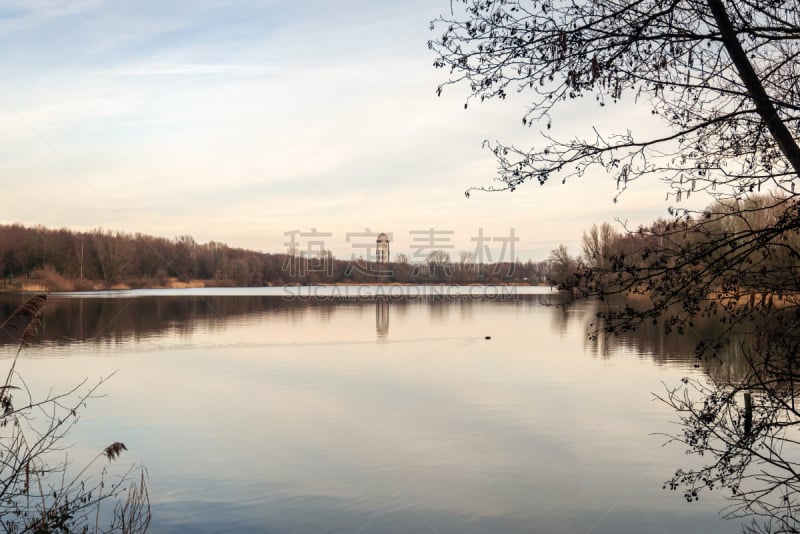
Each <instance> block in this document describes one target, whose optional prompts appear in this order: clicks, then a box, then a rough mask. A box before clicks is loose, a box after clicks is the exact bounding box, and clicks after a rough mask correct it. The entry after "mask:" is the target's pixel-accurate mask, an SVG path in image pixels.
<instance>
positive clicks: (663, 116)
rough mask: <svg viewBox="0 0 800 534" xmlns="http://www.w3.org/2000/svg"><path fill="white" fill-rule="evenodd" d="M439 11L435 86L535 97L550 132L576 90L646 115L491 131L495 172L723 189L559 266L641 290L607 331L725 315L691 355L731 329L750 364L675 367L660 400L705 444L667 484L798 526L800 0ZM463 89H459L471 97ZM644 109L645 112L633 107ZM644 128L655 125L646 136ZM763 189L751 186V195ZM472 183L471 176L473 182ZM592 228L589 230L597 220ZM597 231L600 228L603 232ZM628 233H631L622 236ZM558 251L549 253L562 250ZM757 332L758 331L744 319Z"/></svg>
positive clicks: (596, 286) (639, 1)
mask: <svg viewBox="0 0 800 534" xmlns="http://www.w3.org/2000/svg"><path fill="white" fill-rule="evenodd" d="M451 6H452V7H451V12H450V13H451V14H450V15H449V16H446V17H442V18H439V19H437V20H436V21H434V22H433V24H432V28H433V29H435V30H437V29H438V30H440V31H441V34H440V37H438V38H437V39H435V40H432V41H431V42H430V43H429V46H430V48H431V49H433V50H434V52H435V53H436V55H437V57H436V60H435V62H434V65H435V66H436V67H438V68H447V69H449V73H450V76H449V79H448V80H447V81H445V82H444V83H443V84H442V85H441V86H440V87H439V88H438V91H439V92H440V93H441V91H442V90H443V89H444V88H445V86H447V85H449V84H459V83H463V84H465V85H467V86H468V88H469V90H470V96H469V98H468V101H467V104H468V103H469V102H470V101H472V100H476V99H477V100H485V99H493V98H499V99H504V98H506V96H507V95H508V94H509V93H511V92H519V93H522V94H523V95H527V96H529V97H530V98H529V101H528V102H529V105H528V108H527V111H525V112H524V114H523V117H522V121H523V123H524V124H527V125H530V126H536V127H539V128H541V129H542V130H544V131H545V132H546V131H547V130H549V128H550V126H551V124H552V122H553V121H556V120H559V119H560V118H563V114H564V113H565V112H567V111H568V108H569V107H570V105H571V102H572V101H574V100H580V99H593V100H594V101H596V102H597V104H598V105H599V106H601V107H603V106H606V105H613V104H615V103H618V102H632V101H635V102H637V103H638V104H639V105H642V106H647V107H649V110H650V117H651V118H652V120H653V122H652V123H651V124H650V125H647V124H642V125H636V126H637V127H639V128H641V129H643V130H644V131H642V130H641V129H640V130H638V131H634V130H635V129H634V127H633V126H632V125H630V126H623V127H622V128H620V129H618V130H616V131H610V132H606V131H600V130H598V129H593V132H592V133H591V135H590V136H589V137H584V138H581V137H575V138H572V139H560V138H556V137H554V136H552V135H549V134H547V133H542V134H541V137H540V141H541V142H540V144H539V145H538V146H537V147H534V148H531V149H527V148H520V147H515V146H509V145H506V144H503V143H493V144H489V145H488V146H489V147H490V148H491V149H492V151H493V153H494V155H495V157H496V159H497V162H498V178H497V179H498V183H497V184H495V185H488V186H483V187H480V188H478V189H483V190H510V191H513V190H514V189H515V188H516V187H519V186H520V185H522V184H524V183H526V182H538V183H540V184H544V183H545V182H547V181H548V180H550V179H551V178H558V179H561V181H562V182H563V181H566V180H568V179H570V178H573V177H579V176H583V175H585V174H586V173H587V172H589V171H593V172H596V173H602V174H607V175H608V176H609V177H610V178H611V179H612V180H614V181H615V182H616V184H617V188H618V191H619V193H622V192H624V191H625V190H626V189H627V188H628V187H629V186H631V184H632V183H634V182H635V181H636V180H639V179H642V178H648V177H651V178H653V179H658V180H662V181H663V182H664V183H665V184H666V187H667V189H668V192H667V197H668V198H671V199H672V200H673V201H674V202H675V203H680V202H681V201H682V200H683V199H685V198H688V197H689V196H690V195H691V194H693V193H695V192H697V191H705V192H707V193H709V194H710V195H711V196H712V197H714V198H715V199H716V200H717V202H716V203H715V204H712V205H711V206H709V207H708V208H707V209H706V210H703V211H701V212H699V213H692V212H690V211H688V210H686V209H672V208H671V209H670V211H671V213H672V214H673V218H672V220H669V221H658V222H656V223H654V224H653V225H651V226H649V227H646V228H639V229H629V230H630V233H629V234H628V235H627V236H625V237H624V238H620V239H619V241H618V243H617V247H616V249H615V250H613V251H612V253H611V254H609V255H608V256H607V257H604V256H603V255H602V253H601V254H600V256H599V257H604V260H605V261H602V262H598V261H593V258H596V257H598V256H596V255H595V252H597V250H596V247H593V246H592V245H594V243H593V239H592V238H591V236H589V240H588V241H589V243H585V244H588V245H589V246H588V250H587V251H586V252H588V254H586V253H585V256H586V258H585V259H586V260H587V265H586V266H585V268H582V269H579V270H578V271H577V273H576V275H575V276H574V277H572V278H568V279H567V280H566V283H568V284H569V285H570V286H571V288H572V289H573V292H574V293H575V294H579V295H582V296H599V297H600V299H603V300H605V297H606V296H608V294H609V293H618V294H621V295H625V296H630V295H631V294H638V295H642V296H644V297H645V298H641V299H638V300H636V301H630V302H626V303H625V304H623V305H621V306H614V305H612V304H610V303H606V306H605V307H604V308H603V310H602V311H601V313H600V315H601V317H600V318H601V319H602V320H601V321H598V323H597V324H598V325H599V326H598V328H602V329H604V330H605V331H607V332H610V333H619V332H622V331H624V330H626V329H631V328H637V327H638V326H640V325H643V324H652V323H653V322H656V323H658V324H660V325H662V328H664V330H665V331H667V332H674V333H678V334H682V333H684V332H686V331H688V330H689V329H692V328H693V327H694V321H696V320H697V319H698V318H709V317H711V318H715V319H717V320H719V321H720V323H721V324H722V328H721V330H720V332H718V334H716V335H715V337H714V338H713V339H703V340H702V341H701V342H700V344H699V345H698V347H697V354H698V355H699V356H701V357H704V358H716V357H719V356H720V354H721V353H722V352H723V351H725V350H731V343H730V342H731V340H732V339H734V334H737V333H740V332H741V331H749V332H751V333H753V334H754V335H753V336H752V338H751V339H752V341H750V342H749V343H746V344H745V345H744V346H742V347H739V350H741V351H742V352H744V353H745V354H746V356H747V361H748V363H749V365H750V369H751V372H750V375H749V377H748V378H747V379H746V380H743V381H740V382H738V383H728V384H717V383H711V384H703V383H688V382H687V383H686V384H684V386H685V387H682V388H678V389H669V390H668V392H667V394H665V395H664V396H663V397H662V398H663V400H664V401H665V402H667V403H669V404H670V405H671V406H673V407H674V408H675V409H676V410H677V412H678V414H679V416H680V418H681V422H682V426H683V432H682V433H681V434H678V435H676V436H673V437H674V438H675V439H677V440H678V441H681V442H683V443H684V444H685V445H687V446H688V447H689V450H690V451H691V452H694V453H697V454H702V455H704V457H705V458H706V459H707V461H708V462H709V463H708V464H707V465H706V466H705V467H703V468H702V469H697V470H690V471H679V472H678V474H677V475H676V476H675V478H673V479H672V480H671V481H670V484H669V485H670V487H672V488H673V489H677V488H679V487H681V488H684V489H685V490H686V491H687V492H688V493H686V496H687V498H691V499H694V498H696V497H697V496H698V494H699V493H700V492H701V491H702V490H707V489H720V488H724V489H726V490H728V491H730V492H731V494H732V496H733V498H734V508H733V509H732V510H731V511H732V513H731V514H730V515H732V516H735V517H742V516H748V517H751V518H753V521H754V522H753V523H752V524H751V525H750V526H749V527H748V528H749V529H750V530H753V531H766V532H796V531H797V530H798V529H800V523H798V520H797V519H796V518H797V512H796V511H795V510H796V508H797V505H798V504H800V501H798V495H800V493H798V492H799V491H800V487H799V486H798V485H797V483H796V480H797V478H798V474H797V473H800V471H798V469H799V468H800V467H798V465H797V463H796V462H795V461H793V458H794V457H795V455H797V454H798V445H799V444H800V436H798V435H797V431H798V430H800V420H799V419H798V417H797V413H796V412H795V397H796V394H795V388H794V383H795V380H796V379H795V378H794V377H795V376H796V366H795V363H794V362H795V359H796V358H797V354H798V350H797V349H800V344H798V343H795V342H793V341H791V340H795V339H800V298H798V297H799V296H800V291H799V290H800V287H798V286H800V283H798V280H799V279H800V276H799V274H800V273H798V264H800V263H799V262H800V243H799V241H800V237H799V235H798V232H800V198H798V195H800V191H796V183H797V181H798V179H800V147H798V143H797V139H798V137H800V85H799V84H798V79H800V61H798V57H800V8H799V7H798V4H797V2H796V1H795V0H736V1H733V0H670V1H667V2H662V1H660V0H593V1H590V0H575V1H572V2H559V1H553V0H528V1H522V0H460V1H459V0H454V1H453V2H451ZM467 104H465V105H467ZM645 122H646V121H643V123H645ZM652 132H660V133H657V134H653V133H652ZM759 192H761V193H762V194H760V195H759ZM467 195H469V191H467ZM598 238H599V236H598ZM599 241H600V239H598V240H597V244H598V245H599ZM631 245H635V246H631ZM552 259H553V260H554V266H556V265H558V259H557V258H556V257H553V258H552ZM755 334H757V335H755Z"/></svg>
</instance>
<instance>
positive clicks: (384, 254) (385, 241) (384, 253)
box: [375, 233, 389, 263]
mask: <svg viewBox="0 0 800 534" xmlns="http://www.w3.org/2000/svg"><path fill="white" fill-rule="evenodd" d="M375 245H376V246H375V261H377V262H378V263H389V236H388V235H386V234H383V233H380V234H378V239H377V240H376V241H375Z"/></svg>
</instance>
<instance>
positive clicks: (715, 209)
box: [550, 194, 800, 299]
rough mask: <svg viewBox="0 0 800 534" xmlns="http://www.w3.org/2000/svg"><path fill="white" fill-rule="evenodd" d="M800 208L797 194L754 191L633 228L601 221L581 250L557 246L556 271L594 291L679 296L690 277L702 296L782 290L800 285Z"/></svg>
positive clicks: (569, 283) (562, 281) (560, 278)
mask: <svg viewBox="0 0 800 534" xmlns="http://www.w3.org/2000/svg"><path fill="white" fill-rule="evenodd" d="M799 208H800V202H798V201H797V200H795V199H794V198H789V197H784V196H776V195H772V194H753V195H749V196H747V197H745V198H742V199H738V200H736V199H726V200H720V201H715V202H713V203H712V204H710V205H709V206H708V207H707V208H706V209H705V210H703V211H701V212H699V213H697V214H694V215H693V216H689V217H683V218H681V219H676V220H671V221H670V220H664V219H659V220H657V221H655V222H653V223H651V224H649V225H646V226H641V227H639V228H637V229H635V230H630V231H621V230H618V229H616V228H615V227H614V226H612V225H611V224H609V223H602V224H600V225H597V224H595V225H592V227H591V228H590V229H588V230H586V231H585V232H584V233H583V237H582V240H581V252H580V254H579V255H578V256H575V257H573V256H571V255H570V254H569V253H568V251H567V249H566V247H565V246H564V245H561V246H559V247H558V248H556V249H555V250H553V251H552V253H551V255H550V262H551V276H552V278H553V279H554V281H555V282H556V283H558V284H559V285H562V286H563V287H564V288H570V289H574V290H583V291H586V292H591V293H592V294H595V293H602V292H603V291H606V292H620V291H621V290H624V291H625V292H630V291H633V292H638V293H648V294H654V293H665V295H664V296H665V297H666V293H667V292H669V293H670V294H675V296H678V295H677V294H678V293H680V287H681V286H682V284H683V285H684V286H685V287H686V288H688V287H689V286H690V285H691V287H692V289H693V290H694V292H695V293H696V296H698V295H699V296H716V297H721V296H724V297H735V298H742V297H746V298H748V299H755V298H756V297H758V298H769V296H770V295H773V298H776V297H778V296H780V297H781V298H782V297H783V296H784V294H785V293H787V292H797V291H798V290H800V276H798V274H800V226H797V225H796V224H794V222H793V221H791V218H792V217H793V216H794V214H795V213H796V212H797V210H798V209H799ZM730 256H735V257H736V258H737V259H738V260H739V261H737V262H730V261H728V260H729V259H730ZM679 275H680V279H679V278H678V276H679ZM684 279H685V280H684ZM698 289H699V290H700V291H697V290H698ZM765 295H766V297H764V296H765Z"/></svg>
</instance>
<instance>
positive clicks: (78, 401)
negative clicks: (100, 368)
mask: <svg viewBox="0 0 800 534" xmlns="http://www.w3.org/2000/svg"><path fill="white" fill-rule="evenodd" d="M45 298H46V297H45V296H44V295H37V296H34V297H31V298H30V299H28V300H27V301H26V302H25V303H24V304H23V305H22V306H20V307H19V308H18V309H17V310H16V311H15V312H14V313H12V314H11V315H10V316H9V317H8V318H7V319H6V320H5V321H4V322H3V323H2V324H0V335H2V336H11V337H13V338H14V339H16V340H17V341H18V342H19V349H18V350H17V352H16V354H15V356H14V358H13V359H12V360H11V363H10V365H9V369H8V373H7V375H6V378H5V381H4V383H3V385H2V386H0V503H2V504H1V505H0V528H2V529H4V530H5V532H9V533H25V532H31V533H45V532H63V533H67V532H94V533H99V532H129V533H137V532H145V531H146V530H147V528H148V526H149V523H150V504H149V497H148V493H147V484H146V474H145V472H144V470H143V469H140V470H137V469H135V468H133V467H131V468H129V469H127V470H123V471H122V472H121V473H116V474H113V475H112V474H111V473H109V472H108V470H107V468H103V469H102V470H101V471H100V474H99V475H98V474H96V473H94V472H93V469H94V467H95V466H96V464H97V463H98V462H102V461H104V460H105V461H111V460H114V459H116V458H117V457H118V456H119V455H120V454H121V453H122V451H124V450H126V447H125V445H124V444H123V443H120V442H114V443H112V444H110V445H109V446H108V447H106V448H105V449H103V450H102V451H99V452H98V454H97V456H95V458H94V459H92V460H91V461H90V462H89V463H88V464H86V465H84V466H83V467H82V468H81V469H78V470H77V471H76V470H75V469H74V468H72V467H71V466H70V464H69V462H67V459H66V457H65V456H63V454H64V452H63V444H62V442H63V440H64V438H65V437H66V436H67V435H68V433H69V430H70V429H71V428H72V426H73V425H74V424H75V423H76V422H77V417H78V413H79V411H80V410H81V409H82V407H83V406H84V405H85V403H86V402H87V401H88V400H89V399H90V398H92V397H93V396H94V395H95V393H96V391H97V389H98V388H99V387H100V386H101V385H102V384H103V382H104V380H101V381H100V382H99V383H97V384H96V385H94V386H93V387H90V388H88V391H86V392H84V393H81V392H80V389H81V388H82V387H83V386H84V383H81V384H78V385H77V386H75V387H74V388H73V389H71V390H70V391H65V392H62V393H59V394H51V395H48V396H47V397H45V398H44V399H34V398H32V396H31V394H30V391H28V390H27V388H26V386H25V382H24V381H22V379H21V377H19V375H18V374H17V373H16V363H17V360H18V358H19V356H20V352H21V350H22V349H23V348H24V347H26V346H27V345H28V344H29V343H31V342H32V340H33V339H34V337H35V336H36V334H37V330H38V328H39V326H40V324H41V310H42V307H43V306H44V303H45ZM34 415H38V416H40V417H38V418H37V417H34ZM41 416H44V423H42V418H41ZM105 504H108V505H109V506H112V508H111V509H110V510H108V512H107V513H103V514H101V507H103V506H104V505H105Z"/></svg>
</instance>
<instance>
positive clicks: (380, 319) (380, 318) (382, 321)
mask: <svg viewBox="0 0 800 534" xmlns="http://www.w3.org/2000/svg"><path fill="white" fill-rule="evenodd" d="M375 333H376V334H377V336H378V339H385V338H386V337H388V336H389V301H388V300H383V299H377V300H376V301H375Z"/></svg>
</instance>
